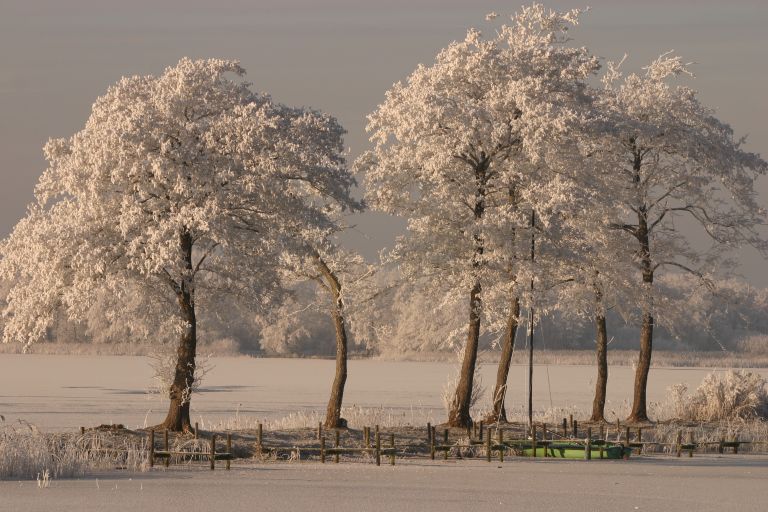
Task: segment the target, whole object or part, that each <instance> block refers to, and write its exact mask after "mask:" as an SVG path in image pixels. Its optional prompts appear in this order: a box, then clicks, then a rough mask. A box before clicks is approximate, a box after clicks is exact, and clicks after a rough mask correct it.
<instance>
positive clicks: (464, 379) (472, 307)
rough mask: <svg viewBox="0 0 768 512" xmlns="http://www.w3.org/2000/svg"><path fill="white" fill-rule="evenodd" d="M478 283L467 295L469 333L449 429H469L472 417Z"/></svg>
mask: <svg viewBox="0 0 768 512" xmlns="http://www.w3.org/2000/svg"><path fill="white" fill-rule="evenodd" d="M480 307H481V301H480V283H475V285H474V286H473V287H472V291H471V292H470V295H469V333H468V334H467V344H466V346H465V347H464V360H463V361H462V364H461V374H460V376H459V383H458V385H457V386H456V395H455V396H454V398H453V402H452V403H451V410H450V412H449V413H448V425H449V426H451V427H469V426H471V425H472V417H471V416H470V413H469V408H470V406H471V405H472V388H473V385H474V382H473V380H474V377H475V363H476V362H477V347H478V344H479V342H480Z"/></svg>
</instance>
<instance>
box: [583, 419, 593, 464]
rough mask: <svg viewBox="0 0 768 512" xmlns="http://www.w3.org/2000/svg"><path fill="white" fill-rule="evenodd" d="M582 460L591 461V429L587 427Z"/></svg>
mask: <svg viewBox="0 0 768 512" xmlns="http://www.w3.org/2000/svg"><path fill="white" fill-rule="evenodd" d="M584 458H585V459H586V460H592V427H587V444H586V445H585V446H584Z"/></svg>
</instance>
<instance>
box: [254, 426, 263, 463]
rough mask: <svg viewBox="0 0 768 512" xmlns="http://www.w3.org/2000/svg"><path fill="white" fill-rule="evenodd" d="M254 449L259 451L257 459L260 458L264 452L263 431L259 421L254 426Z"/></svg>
mask: <svg viewBox="0 0 768 512" xmlns="http://www.w3.org/2000/svg"><path fill="white" fill-rule="evenodd" d="M256 449H257V450H258V452H259V460H261V457H262V454H263V453H264V431H263V430H262V425H261V423H259V424H258V425H257V427H256Z"/></svg>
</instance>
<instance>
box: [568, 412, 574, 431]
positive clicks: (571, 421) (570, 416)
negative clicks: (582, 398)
mask: <svg viewBox="0 0 768 512" xmlns="http://www.w3.org/2000/svg"><path fill="white" fill-rule="evenodd" d="M568 420H569V421H568V424H569V425H570V426H571V430H573V414H569V415H568Z"/></svg>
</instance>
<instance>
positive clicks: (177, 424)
mask: <svg viewBox="0 0 768 512" xmlns="http://www.w3.org/2000/svg"><path fill="white" fill-rule="evenodd" d="M153 428H154V429H155V430H169V431H171V432H190V433H191V432H194V430H193V429H192V422H191V421H190V419H189V402H187V403H186V404H183V405H179V403H178V400H171V405H170V408H169V409H168V415H167V416H166V417H165V420H163V422H162V423H160V424H159V425H156V426H154V427H153Z"/></svg>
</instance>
